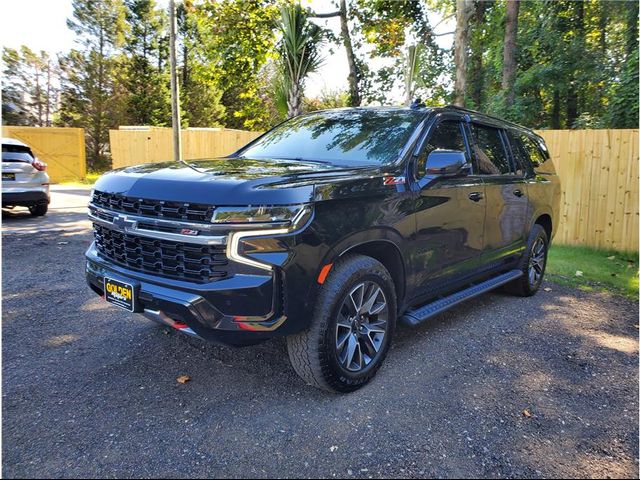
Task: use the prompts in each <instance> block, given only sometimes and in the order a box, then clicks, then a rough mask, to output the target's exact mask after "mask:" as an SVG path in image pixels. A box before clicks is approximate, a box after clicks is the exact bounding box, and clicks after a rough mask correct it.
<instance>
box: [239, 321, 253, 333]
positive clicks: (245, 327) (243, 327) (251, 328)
mask: <svg viewBox="0 0 640 480" xmlns="http://www.w3.org/2000/svg"><path fill="white" fill-rule="evenodd" d="M238 326H239V327H240V328H241V329H242V330H249V331H251V332H255V331H256V330H257V328H255V327H253V326H251V325H250V324H248V323H242V322H238Z"/></svg>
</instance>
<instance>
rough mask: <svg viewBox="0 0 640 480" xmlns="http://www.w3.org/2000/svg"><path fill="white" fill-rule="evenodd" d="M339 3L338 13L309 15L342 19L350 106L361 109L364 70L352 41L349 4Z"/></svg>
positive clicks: (311, 14) (341, 28)
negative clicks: (347, 66)
mask: <svg viewBox="0 0 640 480" xmlns="http://www.w3.org/2000/svg"><path fill="white" fill-rule="evenodd" d="M339 2H340V3H339V9H338V11H336V12H330V13H315V12H313V11H309V13H308V15H309V17H312V18H330V17H339V18H340V40H341V42H342V44H343V45H344V50H345V53H346V54H347V64H348V65H349V76H348V77H347V81H348V82H349V106H350V107H359V106H360V103H361V102H362V94H361V91H360V85H359V84H360V81H361V79H362V72H361V70H362V68H361V67H360V65H359V63H360V62H359V61H358V58H357V57H356V54H355V52H354V48H353V42H352V40H351V33H350V31H349V10H348V7H347V2H346V0H339Z"/></svg>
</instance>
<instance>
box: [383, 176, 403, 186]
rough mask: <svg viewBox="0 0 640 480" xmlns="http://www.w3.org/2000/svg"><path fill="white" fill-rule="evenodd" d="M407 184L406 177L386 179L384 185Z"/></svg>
mask: <svg viewBox="0 0 640 480" xmlns="http://www.w3.org/2000/svg"><path fill="white" fill-rule="evenodd" d="M404 183H405V178H404V177H384V179H383V184H384V185H403V184H404Z"/></svg>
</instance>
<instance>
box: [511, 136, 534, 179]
mask: <svg viewBox="0 0 640 480" xmlns="http://www.w3.org/2000/svg"><path fill="white" fill-rule="evenodd" d="M521 137H522V136H521V135H519V134H518V133H516V132H509V143H510V144H511V151H512V152H513V157H514V158H513V160H514V162H515V165H514V167H515V172H516V175H518V176H523V175H524V174H525V172H527V171H530V170H531V166H530V163H531V162H530V160H529V154H528V153H527V150H526V149H525V148H524V145H523V144H522V138H521Z"/></svg>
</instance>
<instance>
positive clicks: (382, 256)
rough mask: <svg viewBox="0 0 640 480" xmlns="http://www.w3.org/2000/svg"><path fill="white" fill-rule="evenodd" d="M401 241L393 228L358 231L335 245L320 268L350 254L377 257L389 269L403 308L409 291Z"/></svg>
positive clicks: (398, 299) (399, 305)
mask: <svg viewBox="0 0 640 480" xmlns="http://www.w3.org/2000/svg"><path fill="white" fill-rule="evenodd" d="M401 242H402V237H401V236H400V234H399V233H397V232H395V231H394V230H391V229H375V230H368V231H365V232H358V233H356V234H354V235H352V236H349V237H347V238H345V239H343V240H341V241H340V242H339V243H338V244H337V245H335V246H334V248H332V249H331V251H330V252H329V254H328V255H327V256H326V257H325V260H324V261H323V262H322V265H321V266H320V268H322V267H323V266H325V265H327V264H332V263H334V262H335V261H337V260H339V259H340V258H341V257H344V256H345V255H349V254H359V255H366V256H368V257H371V258H374V259H376V260H377V261H379V262H380V263H382V264H383V265H384V266H385V268H386V269H387V270H388V271H389V274H390V275H391V278H392V279H393V283H394V286H395V289H396V297H397V305H398V309H401V306H402V304H403V301H404V299H405V295H406V291H407V282H406V271H407V265H406V263H405V259H404V256H403V255H402V250H401V248H400V245H401V244H402V243H401ZM318 273H319V272H318ZM316 278H318V277H317V276H316Z"/></svg>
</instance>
